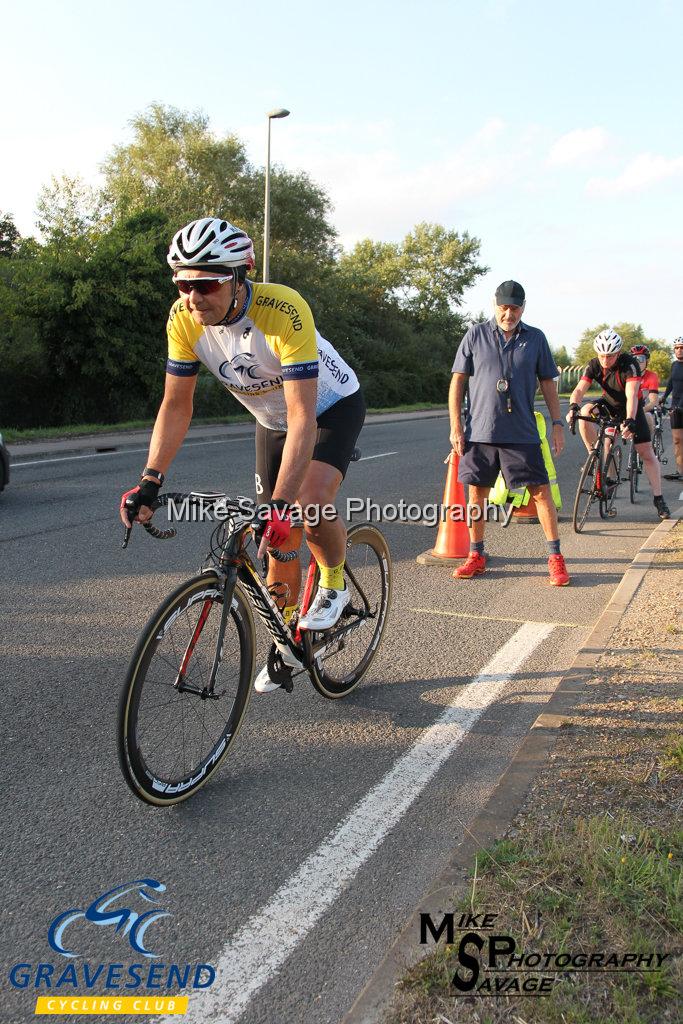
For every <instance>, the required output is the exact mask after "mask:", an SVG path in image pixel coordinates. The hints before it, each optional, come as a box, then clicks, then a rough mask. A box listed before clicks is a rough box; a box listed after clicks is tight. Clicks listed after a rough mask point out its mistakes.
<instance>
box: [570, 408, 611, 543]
mask: <svg viewBox="0 0 683 1024" xmlns="http://www.w3.org/2000/svg"><path fill="white" fill-rule="evenodd" d="M594 408H595V409H596V412H595V414H594V415H593V416H581V415H580V414H579V413H576V414H575V416H574V417H573V419H572V422H571V431H572V434H575V433H576V423H577V420H585V421H586V423H592V424H594V425H595V426H597V428H598V436H597V437H596V439H595V442H594V444H593V446H592V448H591V450H590V451H589V453H588V457H587V458H586V461H585V463H584V465H583V468H582V470H581V476H580V477H579V483H578V486H577V488H576V497H575V498H574V512H573V516H572V522H573V524H574V530H575V532H576V533H580V532H581V530H582V529H583V527H584V524H585V522H586V519H587V518H588V513H589V512H590V510H591V508H592V507H593V505H597V508H598V511H599V513H600V518H601V519H609V518H611V517H613V516H615V515H616V514H617V510H616V509H615V508H614V501H615V499H616V496H617V490H618V487H619V481H620V479H621V462H622V458H623V452H622V447H621V438H620V435H619V425H620V423H621V420H619V419H615V418H613V417H612V416H610V414H609V413H608V412H607V411H606V410H605V409H604V407H601V406H597V407H594ZM610 432H611V433H610Z"/></svg>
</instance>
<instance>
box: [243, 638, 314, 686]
mask: <svg viewBox="0 0 683 1024" xmlns="http://www.w3.org/2000/svg"><path fill="white" fill-rule="evenodd" d="M275 646H276V647H277V649H278V651H279V652H280V657H281V658H282V660H283V661H284V663H285V665H287V666H288V667H289V668H291V669H292V671H293V672H296V671H301V669H302V668H303V667H304V666H303V665H302V664H301V662H300V661H299V659H298V658H295V657H294V655H293V654H292V652H291V651H290V649H289V647H285V645H284V644H277V643H276V645H275ZM254 689H255V690H256V692H257V693H272V691H273V690H279V689H280V684H279V683H274V682H273V680H272V679H271V678H270V673H269V671H268V662H266V664H265V665H264V666H263V668H262V669H261V671H260V672H259V674H258V675H257V676H256V679H255V680H254Z"/></svg>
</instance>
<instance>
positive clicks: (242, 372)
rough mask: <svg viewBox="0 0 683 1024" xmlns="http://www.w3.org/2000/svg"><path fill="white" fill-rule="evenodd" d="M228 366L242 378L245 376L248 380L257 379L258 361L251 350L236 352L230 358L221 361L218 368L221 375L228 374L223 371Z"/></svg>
mask: <svg viewBox="0 0 683 1024" xmlns="http://www.w3.org/2000/svg"><path fill="white" fill-rule="evenodd" d="M228 366H231V367H232V368H233V370H234V371H235V373H237V374H239V376H240V377H241V378H242V380H244V379H245V378H246V377H248V378H249V379H250V380H259V373H258V363H257V360H256V356H255V355H252V353H251V352H238V353H237V355H236V356H233V357H232V359H226V360H225V362H224V363H221V365H220V367H219V368H218V372H219V373H220V375H221V377H227V376H228V375H227V373H226V372H225V370H226V369H227V367H228Z"/></svg>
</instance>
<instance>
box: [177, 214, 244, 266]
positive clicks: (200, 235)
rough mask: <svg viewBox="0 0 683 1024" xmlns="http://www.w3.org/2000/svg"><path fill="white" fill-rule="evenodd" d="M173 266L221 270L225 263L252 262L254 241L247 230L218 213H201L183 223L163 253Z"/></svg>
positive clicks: (232, 264)
mask: <svg viewBox="0 0 683 1024" xmlns="http://www.w3.org/2000/svg"><path fill="white" fill-rule="evenodd" d="M166 259H167V261H168V264H169V266H170V267H172V268H173V270H180V269H182V268H183V267H192V268H193V269H195V270H212V269H214V268H215V269H216V270H221V269H223V268H224V267H246V269H247V270H251V268H252V267H253V266H254V263H255V260H254V245H253V242H252V240H251V238H249V235H248V234H247V233H246V231H242V230H241V229H240V228H236V227H235V225H234V224H230V222H229V221H227V220H221V219H220V217H201V218H200V219H199V220H193V221H191V222H190V223H189V224H186V225H185V227H184V228H181V229H180V231H177V232H176V234H175V235H174V236H173V241H172V242H171V247H170V249H169V250H168V256H167V257H166Z"/></svg>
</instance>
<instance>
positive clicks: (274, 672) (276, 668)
mask: <svg viewBox="0 0 683 1024" xmlns="http://www.w3.org/2000/svg"><path fill="white" fill-rule="evenodd" d="M268 675H269V676H270V678H271V679H272V680H273V682H274V683H278V684H279V685H280V686H281V687H282V689H283V690H284V691H285V692H286V693H291V692H292V690H293V689H294V680H293V678H292V669H291V668H290V667H289V665H285V663H284V661H283V660H282V656H281V654H280V652H279V651H278V649H277V647H276V646H275V644H273V646H272V647H271V649H270V652H269V654H268Z"/></svg>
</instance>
